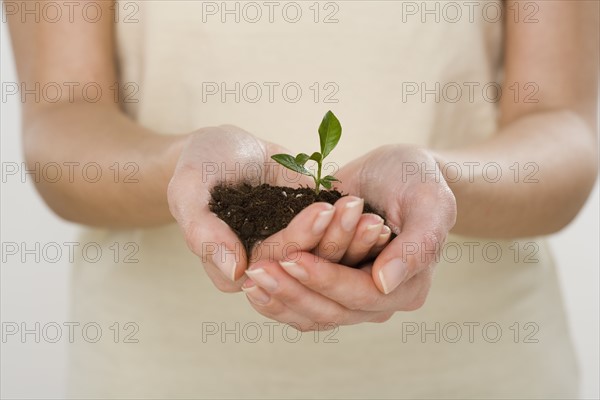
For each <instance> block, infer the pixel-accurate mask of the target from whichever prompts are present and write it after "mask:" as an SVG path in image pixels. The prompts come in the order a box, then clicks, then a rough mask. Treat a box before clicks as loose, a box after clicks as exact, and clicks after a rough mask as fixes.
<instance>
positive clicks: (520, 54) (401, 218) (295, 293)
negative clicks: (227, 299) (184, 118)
mask: <svg viewBox="0 0 600 400" xmlns="http://www.w3.org/2000/svg"><path fill="white" fill-rule="evenodd" d="M536 3H537V5H538V7H539V11H538V13H537V14H536V17H537V18H538V20H539V22H538V23H533V24H525V23H522V22H515V21H513V20H512V19H511V18H507V21H506V27H505V28H506V31H505V32H506V33H505V41H504V46H505V48H504V70H505V75H504V78H505V82H504V84H503V89H504V90H503V93H512V92H511V91H510V89H509V88H510V87H511V85H512V84H513V83H518V84H519V85H521V86H522V85H523V84H524V83H525V82H535V84H536V85H537V87H538V88H539V92H538V93H537V95H536V98H537V99H538V100H539V101H538V102H537V103H526V102H524V101H515V100H514V98H513V97H512V96H510V95H508V96H507V95H505V96H503V97H502V99H501V101H500V104H499V111H500V121H499V122H500V126H499V130H498V132H497V134H496V135H494V136H493V137H492V138H491V139H488V140H485V141H483V142H481V143H477V144H474V145H472V146H469V147H467V148H459V149H454V150H452V151H443V152H442V151H440V152H437V151H433V150H431V149H421V148H414V147H410V146H402V145H392V146H383V147H381V148H378V149H376V150H374V151H373V152H371V153H368V154H365V155H364V156H362V157H360V158H358V159H357V160H354V161H353V162H351V163H350V164H348V165H347V166H345V167H343V168H342V169H341V170H340V171H339V174H338V177H339V178H340V179H341V181H342V182H343V184H342V185H341V189H342V190H345V191H349V192H350V193H352V194H354V195H355V196H357V198H356V199H346V200H344V201H343V202H340V204H336V205H335V207H334V209H333V213H332V215H329V216H327V212H329V213H330V214H331V209H328V207H327V206H325V205H323V204H315V205H313V206H311V207H309V208H308V209H306V210H305V211H304V212H303V213H302V214H301V215H299V216H297V217H296V220H294V221H293V224H290V227H288V228H287V229H286V230H284V231H282V232H280V233H278V234H276V235H278V236H277V237H275V238H270V239H273V241H274V242H276V243H280V245H281V244H284V243H287V242H288V241H291V240H292V239H291V238H294V239H293V240H294V241H302V245H301V246H300V249H298V250H297V252H296V253H294V254H283V252H277V251H276V252H274V254H273V255H271V256H270V257H268V258H266V259H264V258H262V259H258V260H256V259H252V262H250V263H248V261H247V256H246V255H245V254H242V253H240V252H239V251H236V252H235V253H233V254H234V257H233V258H234V260H233V261H234V262H235V268H233V269H232V268H229V270H228V269H227V268H219V266H218V265H216V264H215V263H214V262H212V261H211V260H212V256H213V255H214V254H215V251H216V250H218V247H217V248H213V249H210V250H211V251H210V252H209V251H204V250H206V249H202V243H203V242H214V243H218V244H220V245H221V246H225V247H224V248H228V249H234V250H235V242H236V239H235V237H234V236H233V235H232V233H231V232H230V231H228V229H227V227H226V226H225V225H224V223H222V222H221V221H220V220H218V219H216V218H215V217H214V216H212V215H211V214H210V213H209V212H208V210H207V208H206V207H202V206H199V205H198V204H200V203H199V202H198V201H197V199H198V197H195V199H196V202H195V203H194V204H195V206H193V205H192V199H193V198H194V196H200V198H203V199H206V194H207V190H208V189H209V188H210V184H212V183H214V181H208V182H206V183H205V184H203V185H197V182H198V180H197V177H198V176H199V175H201V170H200V169H199V168H200V165H201V163H202V161H206V160H210V159H211V158H210V157H213V158H212V160H215V161H220V162H233V160H235V157H239V156H240V153H239V152H240V151H241V150H240V148H239V144H240V143H248V142H253V143H254V146H253V147H252V148H254V149H255V150H254V151H248V152H246V153H245V154H243V156H244V157H247V158H248V159H252V160H258V162H260V161H261V160H263V161H264V160H265V159H268V158H267V157H268V155H269V154H270V152H271V151H272V149H273V148H277V146H276V145H275V144H269V143H266V142H263V141H261V140H260V139H258V138H256V137H254V136H252V135H251V134H249V133H247V132H244V131H243V130H241V129H239V128H235V127H230V126H226V127H218V128H203V129H200V130H199V131H196V132H193V133H190V134H179V135H161V134H159V133H156V132H153V131H151V130H149V129H146V128H144V127H142V126H140V125H138V124H136V123H135V122H134V121H132V120H130V119H129V118H128V117H127V116H126V115H125V114H124V113H123V112H122V111H121V109H120V107H119V104H117V103H115V102H114V101H113V100H112V96H104V97H102V99H101V100H100V101H99V102H97V103H89V102H86V101H84V100H83V99H81V98H76V100H75V101H74V102H67V101H60V102H58V103H44V102H43V101H42V102H40V103H35V102H29V101H28V102H25V103H24V104H23V130H24V147H25V155H26V160H27V162H28V163H29V164H30V165H33V164H35V163H36V162H38V163H40V164H43V163H47V162H58V163H62V162H73V161H76V162H80V163H82V164H83V163H85V162H89V161H94V162H97V163H99V164H100V165H101V167H102V170H103V171H109V168H110V166H111V165H113V164H114V162H115V161H119V162H121V163H125V162H135V163H136V164H137V165H138V166H139V174H138V175H137V177H138V179H139V182H138V183H137V184H134V185H132V184H127V183H125V182H123V181H119V182H117V183H115V182H114V180H113V179H112V176H111V175H110V174H104V175H106V177H105V176H104V175H103V178H102V179H101V180H100V181H99V182H96V183H93V184H92V183H88V182H86V181H85V180H84V179H82V178H81V175H80V174H76V175H75V180H74V182H72V183H68V182H64V180H63V181H61V183H48V182H44V180H41V181H40V182H39V183H37V184H36V187H37V189H38V191H39V192H40V194H41V195H42V197H43V198H44V200H45V201H46V202H47V204H48V205H49V206H50V207H51V208H52V209H53V210H54V211H55V212H56V213H57V214H58V215H60V216H62V217H63V218H65V219H67V220H70V221H74V222H78V223H83V224H88V225H93V226H104V227H110V228H130V227H147V226H154V225H161V224H164V223H168V222H172V221H173V218H175V220H176V221H177V222H178V223H179V225H180V226H181V228H182V231H183V232H184V236H185V239H186V241H187V243H188V244H189V247H190V248H191V249H192V251H194V252H195V253H196V254H197V255H198V256H199V257H201V258H203V259H204V261H205V263H204V265H205V268H206V270H207V273H208V275H209V276H210V277H211V279H212V280H213V281H214V283H215V285H216V286H217V287H218V288H219V289H221V290H223V291H237V290H239V289H240V287H241V286H243V289H244V291H245V292H246V294H247V296H248V299H249V300H250V303H251V304H252V306H253V307H254V308H255V309H256V310H257V311H258V312H260V313H261V314H263V315H265V316H267V317H270V318H273V319H276V320H278V321H282V322H286V323H290V324H292V325H293V326H296V327H297V328H298V329H300V330H311V329H329V328H331V327H332V326H333V325H332V324H334V325H340V324H355V323H360V322H366V321H369V322H382V321H385V320H387V319H388V318H389V317H390V316H391V315H392V314H393V313H394V312H396V311H400V310H401V311H407V310H414V309H416V308H419V307H420V306H421V305H422V304H423V303H424V301H425V299H426V296H427V292H428V290H429V287H430V284H431V275H432V273H431V271H432V268H433V262H432V260H433V258H434V254H435V251H434V252H433V253H431V254H427V256H426V257H425V258H424V259H423V260H422V259H421V257H418V256H406V255H403V251H402V244H403V243H406V242H413V243H417V244H425V246H423V247H422V248H431V249H438V251H439V247H440V246H441V244H442V243H443V241H444V239H445V238H446V236H447V234H448V233H449V232H450V230H452V232H455V233H459V234H464V235H472V236H483V237H490V238H493V237H495V238H510V237H523V236H534V235H545V234H549V233H553V232H556V231H557V230H559V229H561V228H562V227H564V226H565V225H567V224H568V223H569V222H570V221H571V220H572V219H573V218H574V216H575V215H576V214H577V212H578V211H579V210H580V208H581V207H582V205H583V203H584V202H585V200H586V198H587V197H588V194H589V192H590V190H591V188H592V187H593V183H594V181H595V179H596V176H597V169H598V166H597V155H598V154H597V142H596V137H595V132H597V105H598V104H597V91H596V88H597V86H598V70H599V68H598V49H599V47H600V45H599V43H598V35H597V27H598V24H599V21H598V15H599V13H598V3H597V2H596V1H577V2H570V1H539V2H536ZM100 4H102V5H103V7H105V8H106V9H105V10H104V11H105V13H106V14H107V15H109V14H110V12H109V10H108V7H109V6H110V3H109V2H100ZM8 20H9V25H10V31H11V37H12V41H13V48H14V51H15V57H16V62H17V69H18V72H19V76H20V80H22V81H24V82H26V83H28V85H30V86H28V87H31V86H33V84H34V83H35V82H40V83H41V84H42V85H43V84H44V83H45V82H52V81H55V82H72V81H77V82H89V81H94V82H98V83H99V84H100V85H101V87H102V88H103V92H104V93H111V92H110V89H109V87H110V85H111V84H113V83H114V82H115V81H116V73H115V59H114V57H113V54H114V48H113V31H112V28H113V25H112V22H111V21H110V19H109V18H103V19H102V20H101V21H100V22H98V23H94V24H88V23H85V22H83V21H79V22H75V23H69V22H67V21H64V22H63V21H62V20H61V22H59V23H55V24H49V23H44V22H42V23H33V22H31V21H30V22H26V23H22V22H21V21H20V19H19V17H18V16H17V17H14V16H9V17H8ZM398 129H402V127H401V126H399V127H398ZM215 140H218V141H219V143H220V144H221V143H228V145H227V146H225V148H226V150H224V151H223V152H221V153H215V152H214V151H212V152H208V151H207V149H208V148H211V149H212V147H210V146H211V144H212V143H214V141H215ZM91 144H93V145H91ZM236 144H237V145H236ZM214 157H216V158H214ZM397 160H403V161H405V162H414V163H417V164H416V165H424V166H426V167H427V170H432V169H436V168H437V170H438V171H439V174H438V176H439V179H431V178H427V176H425V179H423V177H422V176H421V175H422V174H420V173H417V174H415V175H410V176H406V177H405V178H406V179H401V180H398V179H397V177H398V173H401V170H399V168H401V166H399V165H398V161H397ZM491 161H493V162H496V163H498V164H499V165H500V168H501V170H502V171H503V172H504V174H503V176H502V178H501V179H500V180H499V181H498V182H495V183H494V184H490V183H488V182H486V181H485V180H484V179H482V175H481V173H479V174H475V178H474V179H473V181H469V179H468V174H466V173H464V172H466V171H465V170H463V177H462V178H461V179H458V180H456V179H454V177H453V176H447V175H448V174H449V173H448V170H449V169H448V168H447V167H449V166H451V165H455V164H453V163H458V164H459V165H465V164H464V163H465V162H478V163H480V165H483V164H485V163H487V162H491ZM515 162H519V163H520V165H521V166H523V165H524V164H526V163H529V162H531V163H534V165H537V167H538V168H539V170H538V171H537V174H536V176H535V177H536V178H537V179H538V183H536V184H535V185H532V184H527V183H525V182H523V181H522V180H519V182H517V183H515V180H514V176H513V175H512V174H511V173H510V172H509V171H511V169H510V167H511V166H512V165H513V164H514V163H515ZM65 172H66V171H65ZM511 172H512V171H511ZM522 172H523V171H522ZM525 172H527V171H525ZM525 172H523V174H524V173H525ZM366 178H370V179H366ZM372 193H380V194H379V195H378V197H376V198H374V197H371V196H372V195H371V194H372ZM202 196H204V197H202ZM361 198H364V199H365V200H366V201H368V202H370V203H372V204H374V205H376V206H379V207H381V208H382V209H384V210H385V211H386V214H387V215H388V218H389V219H390V223H389V225H390V228H391V229H392V230H394V231H395V233H398V234H399V236H398V237H397V238H396V239H394V240H393V241H391V242H390V243H389V244H387V246H386V245H385V244H386V242H387V240H388V238H387V237H386V235H389V234H388V233H387V231H386V228H385V227H383V226H381V228H380V229H381V230H380V232H379V234H378V235H377V239H376V240H375V242H373V240H372V239H371V240H370V241H369V242H368V243H366V242H365V241H362V238H363V236H364V235H363V234H364V233H365V232H366V231H367V227H369V226H372V225H377V224H379V223H380V221H378V220H377V219H376V218H375V217H374V216H367V217H364V216H363V217H361V218H360V219H359V220H358V221H357V222H356V225H355V227H354V228H353V229H351V230H350V231H346V232H345V233H344V232H343V229H342V223H341V221H342V219H343V215H345V213H346V212H347V211H348V209H347V208H346V204H347V202H352V201H353V200H360V199H361ZM417 199H418V200H417ZM360 207H362V203H360ZM322 212H325V214H326V216H327V218H331V219H330V221H329V222H328V223H327V227H326V229H325V231H324V232H321V233H318V234H314V233H310V232H311V231H310V228H311V227H314V224H315V221H316V218H317V217H318V216H319V215H322V214H320V213H322ZM200 221H202V223H200ZM483 222H484V223H483ZM307 232H308V233H307ZM380 235H383V236H380ZM331 241H335V243H338V244H341V246H340V249H339V250H336V251H334V252H327V251H325V250H328V249H327V248H326V247H327V244H328V243H330V242H331ZM367 252H371V253H372V254H375V255H378V256H377V258H376V259H375V261H374V262H373V263H372V264H369V265H366V266H364V267H363V268H362V269H358V270H356V269H350V268H346V267H345V266H344V265H342V264H343V263H346V264H354V263H358V262H359V260H360V259H361V258H363V256H364V255H365V254H366V253H367ZM208 253H211V254H208ZM314 253H318V254H320V255H327V257H323V258H322V257H316V256H315V254H314ZM217 259H218V260H221V263H217V264H219V265H221V266H223V265H226V266H231V265H233V263H232V262H230V261H229V260H228V259H227V257H217ZM213 261H214V260H213ZM338 262H341V263H342V264H339V263H338ZM386 266H391V267H386ZM231 270H233V272H231ZM223 271H226V273H224V272H223ZM245 271H248V272H247V273H246V274H244V272H245ZM382 271H387V272H386V273H382ZM244 275H247V276H249V277H250V279H246V278H245V276H244ZM231 278H233V280H232V279H231Z"/></svg>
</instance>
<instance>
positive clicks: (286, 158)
mask: <svg viewBox="0 0 600 400" xmlns="http://www.w3.org/2000/svg"><path fill="white" fill-rule="evenodd" d="M271 158H272V159H273V160H275V161H277V162H278V163H279V164H281V165H283V166H284V167H286V168H288V169H291V170H292V171H296V172H299V173H301V174H302V175H308V176H312V175H313V174H312V172H310V171H309V170H307V169H306V168H304V166H303V165H300V164H298V163H297V162H296V159H295V158H294V157H293V156H291V155H289V154H274V155H272V156H271Z"/></svg>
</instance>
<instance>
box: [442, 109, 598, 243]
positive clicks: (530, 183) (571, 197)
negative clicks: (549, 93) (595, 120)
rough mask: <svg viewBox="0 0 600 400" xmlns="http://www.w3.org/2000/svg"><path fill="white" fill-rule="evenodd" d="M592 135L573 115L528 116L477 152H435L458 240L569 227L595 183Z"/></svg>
mask: <svg viewBox="0 0 600 400" xmlns="http://www.w3.org/2000/svg"><path fill="white" fill-rule="evenodd" d="M593 130H594V128H593V127H591V126H590V125H589V124H586V123H585V122H584V119H582V118H579V117H578V116H577V114H575V113H571V112H567V111H554V112H545V113H539V114H534V115H528V116H523V117H521V118H519V119H517V120H515V121H514V122H513V123H511V124H509V125H507V126H505V127H503V128H501V130H500V131H499V132H498V133H497V134H496V135H495V136H494V137H493V138H491V139H489V140H487V141H485V142H483V143H480V144H477V145H475V146H472V147H469V148H464V149H459V150H452V151H440V152H437V153H436V154H435V157H436V159H437V160H438V163H439V165H440V169H441V171H442V174H443V175H444V177H445V178H446V180H447V181H448V183H449V186H450V188H451V189H452V191H453V192H454V195H455V196H456V201H457V207H458V218H457V223H456V225H455V227H454V229H453V232H456V233H459V234H464V235H474V236H484V237H523V236H535V235H543V234H549V233H552V232H555V231H557V230H559V229H561V228H562V227H564V226H565V225H566V224H568V223H569V222H570V221H571V220H572V219H573V218H574V216H575V215H576V214H577V212H578V211H579V209H580V208H581V206H582V205H583V204H584V202H585V200H586V199H587V197H588V194H589V192H590V190H591V189H592V187H593V185H594V182H595V179H596V176H597V168H598V167H597V150H596V149H597V143H596V139H595V136H594V132H593ZM457 168H459V169H460V173H461V174H460V178H457V176H458V175H457ZM498 171H499V172H500V173H501V176H500V177H497V172H498Z"/></svg>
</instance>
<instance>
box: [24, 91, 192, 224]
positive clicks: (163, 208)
mask: <svg viewBox="0 0 600 400" xmlns="http://www.w3.org/2000/svg"><path fill="white" fill-rule="evenodd" d="M185 138H186V137H185V136H182V135H172V136H171V135H169V136H167V135H159V134H157V133H155V132H152V131H150V130H148V129H145V128H144V127H142V126H140V125H139V124H137V123H135V122H134V121H132V120H131V119H129V118H128V117H127V116H126V115H125V114H123V113H122V112H121V111H120V110H119V109H118V108H117V107H116V106H115V105H110V104H91V103H84V102H79V103H78V102H75V103H72V104H61V105H53V106H46V107H44V108H43V109H40V108H37V109H34V110H32V111H30V112H26V113H25V114H24V148H25V154H26V160H27V164H28V168H29V169H32V170H33V169H36V163H37V169H38V171H40V172H43V171H44V166H46V165H49V164H48V163H56V164H58V165H59V166H60V169H61V175H62V176H61V179H59V180H57V179H56V178H55V176H54V174H53V175H52V176H44V175H45V174H44V173H40V174H39V179H36V188H37V189H38V191H39V192H40V194H41V195H42V197H43V198H44V200H45V201H46V203H47V204H48V205H49V206H50V207H51V208H52V209H53V210H54V211H55V212H56V213H57V214H58V215H60V216H61V217H63V218H65V219H67V220H70V221H73V222H78V223H83V224H88V225H94V226H103V227H121V228H127V227H147V226H153V225H159V224H162V223H166V222H170V221H172V220H173V217H172V216H171V214H170V212H169V208H168V204H167V197H166V193H167V185H168V183H169V180H170V178H171V176H172V173H173V170H174V168H175V164H176V162H177V158H178V156H179V153H180V149H181V148H182V145H183V142H184V140H185ZM56 164H52V165H56ZM98 172H99V173H100V174H101V175H98ZM48 175H50V173H48Z"/></svg>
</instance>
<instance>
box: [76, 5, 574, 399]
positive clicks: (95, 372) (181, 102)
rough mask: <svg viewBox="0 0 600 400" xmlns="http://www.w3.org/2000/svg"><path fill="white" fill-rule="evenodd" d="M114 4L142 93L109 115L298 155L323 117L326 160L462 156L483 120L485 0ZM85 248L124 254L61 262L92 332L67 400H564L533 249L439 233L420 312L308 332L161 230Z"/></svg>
mask: <svg viewBox="0 0 600 400" xmlns="http://www.w3.org/2000/svg"><path fill="white" fill-rule="evenodd" d="M120 9H121V11H122V13H121V18H120V19H119V22H118V23H117V24H116V40H117V45H118V65H119V69H120V79H121V83H122V85H125V84H127V83H133V84H134V86H133V87H134V88H137V89H138V90H137V92H135V93H133V92H131V93H133V94H131V96H130V99H133V100H136V99H137V100H139V101H137V102H128V103H126V104H125V108H126V112H127V113H128V114H129V115H131V116H132V117H133V118H134V119H135V120H137V121H138V122H139V123H140V124H142V125H144V126H146V127H149V128H151V129H153V130H156V131H158V132H162V133H166V134H172V133H184V132H191V131H193V130H195V129H198V128H200V127H204V126H214V125H220V124H234V125H237V126H240V127H242V128H244V129H245V130H247V131H249V132H252V133H254V134H256V135H257V136H259V137H261V138H263V139H266V140H269V141H273V142H278V143H280V144H282V145H284V146H286V147H288V148H289V149H292V151H310V150H311V149H313V148H314V147H315V145H317V142H316V129H317V125H318V123H319V121H320V118H321V117H322V115H323V114H324V113H325V111H327V110H328V109H331V110H333V111H334V112H335V113H336V115H337V116H338V117H339V119H340V120H341V121H342V124H343V127H344V136H343V140H342V141H341V142H340V145H339V148H337V149H336V150H335V152H334V154H332V156H331V157H332V158H333V159H335V161H336V162H338V163H340V164H343V163H345V162H348V161H350V160H352V159H354V158H355V157H358V156H360V155H362V154H364V153H365V152H367V151H369V150H371V149H373V148H375V147H378V146H380V145H383V144H389V143H412V144H415V145H419V146H428V147H433V148H451V147H460V146H464V145H468V144H472V143H474V142H477V141H480V140H485V139H486V138H488V137H489V136H491V135H493V134H494V133H495V131H496V128H497V125H496V124H497V122H496V120H497V112H498V110H497V102H496V100H497V99H498V97H497V96H498V94H497V87H498V84H497V83H496V82H498V79H499V77H500V76H501V75H500V72H501V71H500V65H501V56H502V55H501V49H502V19H501V18H500V17H499V15H501V14H502V10H503V7H502V4H501V2H500V1H495V0H490V1H484V2H408V1H336V2H326V1H322V2H313V1H297V2H287V1H284V2H279V1H275V2H237V1H235V2H232V1H230V2H201V1H145V2H131V1H129V0H128V1H122V2H121V3H120ZM498 13H500V14H498ZM126 17H127V18H126ZM82 241H85V242H97V243H99V244H101V245H102V246H103V248H106V249H108V248H109V247H110V246H114V244H115V243H117V245H118V246H121V248H123V247H124V245H125V244H128V243H131V244H132V245H131V246H129V247H128V248H126V249H125V248H123V249H122V253H121V254H122V255H123V252H126V253H128V254H130V255H131V257H130V258H127V257H124V256H122V257H120V258H119V259H118V260H117V261H118V262H117V263H114V262H112V261H111V262H95V263H94V262H90V261H89V260H83V259H82V260H79V262H78V265H77V266H76V268H75V271H74V277H73V314H74V317H73V318H74V320H77V321H81V322H82V323H83V322H87V321H95V322H97V323H99V324H100V325H101V327H102V328H103V331H104V335H103V336H102V338H101V339H100V340H98V341H97V342H96V343H87V342H84V343H76V344H74V345H73V347H72V349H73V351H72V357H71V361H72V363H71V373H72V379H71V380H70V381H71V388H70V389H71V394H72V395H73V396H77V397H85V396H91V395H93V396H94V397H120V398H126V397H138V398H139V397H194V398H216V397H228V398H237V397H248V398H306V397H335V398H351V397H352V398H364V397H376V398H415V397H425V398H439V397H460V398H466V397H475V398H481V397H490V396H494V397H503V398H506V397H520V398H523V397H532V396H533V397H543V398H548V397H573V396H575V395H576V391H577V368H576V363H575V360H574V356H573V351H572V348H571V344H570V342H569V337H568V332H567V329H566V322H565V317H564V311H563V307H562V302H561V298H560V292H559V288H558V283H557V278H556V275H555V271H554V266H553V263H552V259H551V256H550V255H549V253H548V251H547V248H546V245H545V243H544V242H542V241H539V240H534V239H520V240H518V241H512V240H509V241H487V240H481V239H476V238H465V237H458V236H450V238H449V239H448V245H447V246H446V247H445V251H444V252H443V255H442V258H441V260H440V263H439V264H438V266H437V268H436V275H435V277H434V283H433V286H432V288H431V292H430V295H429V298H428V300H427V302H426V304H425V305H424V306H423V307H422V308H421V309H419V310H417V311H415V312H406V313H397V314H396V315H395V316H394V317H393V318H392V319H391V320H390V321H388V322H386V323H384V324H361V325H357V326H349V327H341V328H339V329H337V330H334V331H331V332H320V333H299V332H296V331H295V330H293V329H291V328H288V327H286V326H285V325H282V324H278V323H275V322H273V321H269V320H267V319H266V318H264V317H262V316H260V315H258V314H257V313H256V312H255V311H254V310H253V309H252V308H251V307H250V306H249V305H248V304H247V301H246V299H245V296H244V295H243V294H241V293H237V294H224V293H221V292H219V291H218V290H217V289H216V288H214V286H213V285H212V283H211V282H210V280H209V279H208V278H207V277H206V276H205V273H204V271H203V269H202V267H201V265H200V261H199V260H198V258H197V257H195V256H194V255H193V254H191V253H190V252H189V251H188V249H187V248H186V246H185V244H184V242H183V239H182V236H181V234H180V233H179V230H178V228H177V226H175V225H169V226H165V227H162V228H157V229H149V230H131V231H104V230H93V231H92V230H90V231H88V232H86V233H85V234H84V235H83V238H82ZM514 242H518V243H517V244H515V243H514ZM106 251H107V252H110V250H106ZM109 254H113V253H109ZM115 322H116V323H118V324H120V325H119V326H118V329H117V330H118V332H120V336H119V337H115V334H114V332H115V329H110V330H109V327H111V326H114V323H115ZM127 323H131V324H129V325H126V324H127ZM136 340H137V343H135V341H136ZM115 342H116V343H115Z"/></svg>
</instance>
